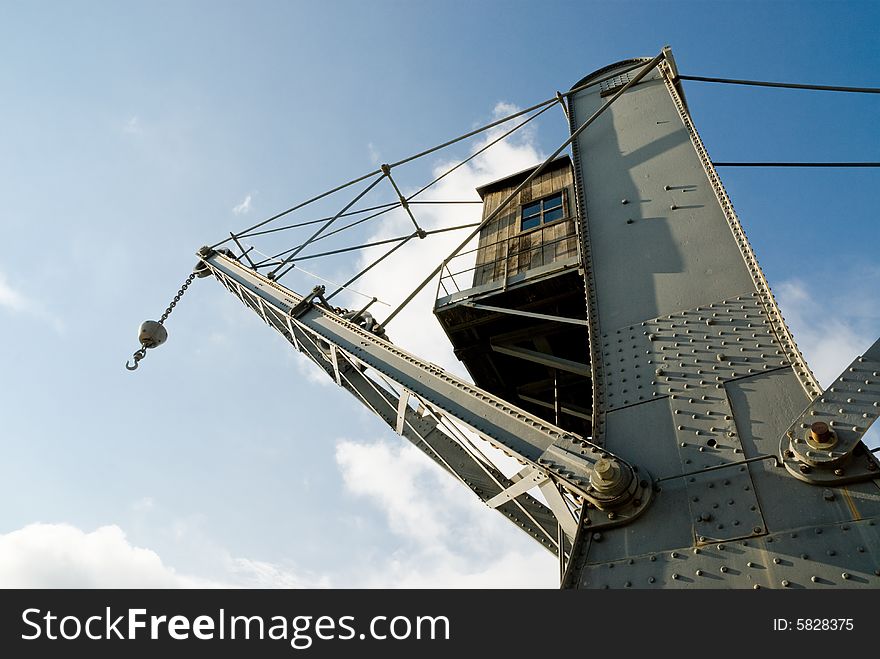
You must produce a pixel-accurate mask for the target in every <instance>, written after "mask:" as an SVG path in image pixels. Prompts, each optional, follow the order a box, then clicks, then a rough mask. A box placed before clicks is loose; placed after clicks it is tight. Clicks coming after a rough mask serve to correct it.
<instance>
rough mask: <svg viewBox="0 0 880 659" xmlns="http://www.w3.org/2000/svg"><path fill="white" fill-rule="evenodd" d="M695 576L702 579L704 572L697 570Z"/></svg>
mask: <svg viewBox="0 0 880 659" xmlns="http://www.w3.org/2000/svg"><path fill="white" fill-rule="evenodd" d="M694 574H696V575H697V576H698V577H702V576H703V571H702V570H697V571H696V572H694Z"/></svg>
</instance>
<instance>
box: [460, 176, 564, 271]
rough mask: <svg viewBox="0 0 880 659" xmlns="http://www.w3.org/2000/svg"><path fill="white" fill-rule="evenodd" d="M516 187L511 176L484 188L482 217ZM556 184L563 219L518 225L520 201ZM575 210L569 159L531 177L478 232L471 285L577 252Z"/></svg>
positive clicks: (543, 194)
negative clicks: (564, 164)
mask: <svg viewBox="0 0 880 659" xmlns="http://www.w3.org/2000/svg"><path fill="white" fill-rule="evenodd" d="M516 187H517V182H516V181H513V182H512V184H511V185H508V186H505V187H499V188H497V189H492V190H490V191H487V192H486V193H485V195H484V197H483V218H486V217H488V216H489V214H491V213H492V212H493V211H494V210H495V209H496V208H498V206H499V205H500V204H501V202H502V201H503V200H504V199H505V198H506V197H507V195H509V194H510V193H511V192H513V190H514V189H515V188H516ZM560 190H562V204H563V217H562V219H560V220H557V221H555V222H552V223H550V224H544V225H541V226H539V227H535V228H534V229H529V230H527V231H520V218H521V209H522V206H523V205H524V204H528V203H530V202H532V201H537V200H539V199H542V198H543V197H546V196H549V195H551V194H554V193H556V192H559V191H560ZM574 212H575V202H574V184H573V178H572V171H571V166H570V165H569V166H567V167H555V168H553V169H551V170H550V171H549V172H546V173H544V174H541V175H540V176H538V177H536V178H535V179H534V180H533V181H532V182H531V183H530V185H528V186H527V187H526V188H524V189H523V190H522V191H521V192H520V193H519V194H518V195H517V196H516V197H515V198H514V199H513V200H511V202H510V203H509V204H508V205H507V208H506V209H505V210H504V211H503V212H502V213H501V214H500V215H499V216H498V217H497V218H496V219H495V220H493V221H492V222H490V223H489V224H487V225H486V226H485V227H483V229H482V231H481V232H480V238H479V242H478V245H477V247H478V249H477V258H476V267H475V269H474V282H473V285H474V286H481V285H483V284H488V283H490V282H493V281H499V280H500V281H503V280H504V278H505V277H508V278H509V277H512V276H513V275H515V274H517V273H520V272H523V271H525V270H528V269H530V268H537V267H540V266H543V265H547V264H550V263H553V262H554V261H556V260H559V259H563V258H567V257H569V256H573V255H574V254H576V253H577V238H576V236H575V220H574Z"/></svg>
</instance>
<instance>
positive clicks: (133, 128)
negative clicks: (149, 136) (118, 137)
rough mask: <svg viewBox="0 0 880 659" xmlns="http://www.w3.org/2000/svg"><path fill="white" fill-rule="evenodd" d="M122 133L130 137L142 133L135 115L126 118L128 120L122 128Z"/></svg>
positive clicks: (139, 122)
mask: <svg viewBox="0 0 880 659" xmlns="http://www.w3.org/2000/svg"><path fill="white" fill-rule="evenodd" d="M122 132H124V133H128V134H130V135H139V134H140V133H141V132H142V131H141V121H140V119H139V118H138V116H137V115H133V116H131V117H129V118H128V120H127V121H126V122H125V124H124V125H123V126H122Z"/></svg>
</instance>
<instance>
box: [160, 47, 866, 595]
mask: <svg viewBox="0 0 880 659" xmlns="http://www.w3.org/2000/svg"><path fill="white" fill-rule="evenodd" d="M559 98H560V103H561V104H562V105H563V107H564V108H565V110H566V115H567V117H568V120H569V124H570V139H569V140H568V142H567V143H566V144H564V145H563V147H565V146H568V145H570V148H571V158H570V160H569V159H567V158H564V159H562V160H560V159H559V158H555V157H551V158H550V159H548V161H547V162H545V163H544V164H543V165H541V166H539V167H537V168H533V169H532V170H530V171H527V172H522V173H518V174H517V175H516V176H514V177H512V178H510V179H507V180H505V181H503V182H501V183H500V184H499V186H496V188H497V189H498V190H502V191H509V192H510V194H507V195H506V199H505V200H503V201H502V202H501V203H500V205H498V204H497V205H496V206H495V207H494V208H490V207H489V206H488V205H487V207H486V209H485V210H484V220H483V222H482V223H481V224H480V227H479V231H481V232H483V233H482V234H481V237H480V240H481V241H483V242H481V248H480V249H482V250H484V252H483V255H484V256H485V255H486V254H488V252H487V251H485V250H488V245H489V244H490V241H489V240H488V236H490V234H491V232H492V231H494V229H492V227H493V222H495V223H496V225H494V226H496V228H497V222H498V220H499V218H500V217H501V216H502V214H503V213H504V212H505V211H504V210H503V209H504V208H507V209H508V210H510V209H511V208H512V209H513V210H512V211H510V212H511V213H513V214H514V216H515V217H516V218H522V220H521V223H519V224H518V225H517V226H516V227H515V230H514V231H515V233H516V235H515V236H513V237H512V238H511V237H509V236H508V235H507V234H505V236H506V237H504V238H503V240H504V241H507V242H505V243H504V249H505V250H506V251H504V253H503V254H502V255H501V256H498V257H495V256H492V258H491V259H490V258H489V256H486V258H483V260H482V261H480V260H478V266H477V268H476V272H475V275H474V282H473V286H472V288H470V289H468V290H465V291H457V292H456V293H455V294H452V295H447V296H445V297H442V298H440V299H438V301H437V306H436V308H435V313H436V315H437V318H438V319H439V320H440V322H441V324H442V325H443V327H444V329H445V330H446V332H447V334H448V335H449V337H450V340H451V341H452V343H453V345H454V346H455V348H456V354H458V355H459V357H460V358H461V359H462V361H463V362H464V363H465V365H466V366H467V368H468V369H469V371H470V372H471V374H472V375H473V376H474V378H473V379H474V384H471V383H469V382H466V381H464V380H462V379H460V378H458V377H456V376H454V375H452V374H450V373H448V372H446V371H444V370H443V369H442V368H440V367H438V366H436V365H434V364H431V363H430V362H427V361H425V360H423V359H421V358H419V357H418V356H417V355H413V354H409V353H408V352H406V351H404V350H403V349H401V348H400V347H399V346H396V345H395V344H394V343H392V342H391V341H389V340H388V339H387V338H386V336H385V334H384V330H383V328H382V325H380V324H378V323H376V322H375V321H374V320H373V319H372V318H371V317H370V316H369V315H368V314H367V313H365V312H345V311H343V310H340V309H339V308H337V307H334V306H333V305H332V304H331V303H329V302H328V301H327V300H326V296H325V291H324V289H323V288H322V287H316V288H315V289H314V290H313V291H311V292H310V293H308V294H307V295H302V294H299V293H296V292H294V291H292V290H289V289H288V288H286V287H285V286H283V285H282V284H281V283H280V282H279V281H278V277H274V276H272V275H273V273H277V269H276V270H274V271H273V273H269V274H264V273H262V272H260V271H259V269H258V268H256V267H254V264H253V263H252V262H250V260H249V259H245V258H243V256H245V255H243V254H237V253H235V252H232V251H229V250H224V249H211V248H203V249H202V250H201V251H200V252H199V259H200V260H199V264H198V265H197V270H196V273H197V274H198V275H201V276H213V277H214V278H216V279H217V280H218V281H219V282H220V283H221V284H222V285H223V286H224V287H225V288H226V289H227V290H228V291H229V292H230V293H232V294H233V295H234V296H235V297H237V298H238V299H239V300H241V302H242V303H244V305H245V306H247V307H248V308H250V309H251V310H252V311H254V312H255V313H256V314H258V315H259V317H260V318H262V319H263V320H264V321H265V322H266V323H267V324H269V325H270V326H271V327H272V328H274V329H275V330H276V331H278V332H280V333H281V334H282V335H283V336H284V337H285V338H286V339H287V340H288V341H289V342H290V344H291V345H292V346H293V347H294V348H295V349H296V350H299V351H300V352H302V353H303V354H304V355H306V356H307V357H309V358H310V359H311V360H312V361H313V362H314V363H315V364H317V365H318V366H319V367H320V368H321V369H323V370H324V371H325V372H326V373H327V374H328V376H329V377H331V378H333V379H334V380H335V382H336V383H337V384H338V385H339V386H340V387H342V388H344V389H346V390H347V391H349V392H350V393H351V394H352V395H353V396H355V397H356V398H357V399H358V400H359V401H360V402H361V403H362V404H363V405H365V406H366V407H367V408H369V409H370V410H372V411H373V412H374V413H375V414H377V415H378V416H379V417H380V418H382V419H383V420H385V422H386V423H387V424H388V425H389V426H390V427H391V428H392V429H394V430H395V431H396V432H397V433H398V434H400V435H402V436H403V437H405V438H406V439H408V440H409V441H411V442H412V443H413V444H414V445H415V446H417V447H418V448H419V449H421V450H422V451H423V452H424V453H425V454H426V455H427V456H428V457H430V458H431V459H432V460H434V461H435V462H436V463H437V464H438V465H440V467H441V468H442V469H444V470H445V471H447V472H448V473H449V474H450V476H452V477H453V478H456V479H458V480H459V481H460V482H461V483H462V484H463V485H464V486H465V487H467V488H469V489H470V490H472V491H473V492H474V493H475V494H476V495H477V496H478V497H479V498H480V499H481V500H482V501H484V502H485V503H486V504H487V506H489V507H491V508H495V509H496V510H498V511H499V512H501V513H502V514H503V515H504V516H505V517H507V518H508V519H509V520H510V521H512V522H513V523H514V524H516V525H517V526H518V527H520V528H521V529H522V530H523V531H525V532H526V533H528V534H529V535H530V536H531V537H533V538H534V539H535V540H537V541H538V542H540V543H541V544H542V545H543V546H544V547H546V548H547V549H548V550H550V551H552V552H554V553H555V554H556V555H557V556H558V557H559V560H560V579H561V585H562V586H563V587H566V588H822V587H825V588H827V587H834V588H841V587H872V588H876V587H878V586H880V469H878V463H877V460H876V459H875V456H874V454H873V453H872V452H871V451H869V450H868V449H867V448H866V446H865V444H864V443H863V442H862V441H861V440H862V436H863V435H864V433H865V432H866V431H867V429H868V428H869V426H870V425H871V423H872V422H873V421H874V419H875V418H876V417H877V414H878V412H880V341H878V342H877V343H875V344H874V345H873V346H871V348H870V349H868V350H867V351H866V352H865V353H864V354H863V355H862V356H860V357H858V358H857V359H856V360H855V361H854V362H853V363H852V364H851V365H850V366H849V367H848V368H847V369H846V370H845V371H844V372H843V373H842V374H841V375H840V377H839V378H837V379H836V380H835V382H834V383H833V384H832V385H831V386H830V387H829V388H828V389H827V390H823V389H822V387H821V386H820V385H819V383H818V382H817V381H816V379H815V377H814V376H813V374H812V373H811V371H810V369H809V367H808V366H807V364H806V362H805V360H804V358H803V356H802V355H801V353H800V351H799V349H798V347H797V345H796V344H795V342H794V339H793V337H792V334H791V332H790V331H789V329H788V328H787V326H786V324H785V321H784V319H783V317H782V314H781V312H780V310H779V308H778V306H777V304H776V301H775V300H774V297H773V294H772V292H771V290H770V287H769V285H768V283H767V280H766V279H765V277H764V274H763V273H762V271H761V268H760V266H759V265H758V261H757V259H756V256H755V253H754V251H753V250H752V248H751V246H750V245H749V242H748V240H747V238H746V235H745V232H744V231H743V228H742V226H741V224H740V221H739V219H738V218H737V215H736V213H735V212H734V209H733V205H732V204H731V202H730V199H729V198H728V195H727V193H726V192H725V190H724V187H723V185H722V183H721V179H720V178H719V176H718V174H717V172H716V171H715V168H714V166H713V164H712V161H711V160H710V158H709V156H708V154H707V152H706V150H705V148H704V146H703V143H702V142H701V140H700V137H699V135H698V134H697V131H696V129H695V127H694V124H693V121H692V119H691V116H690V114H689V112H688V107H687V103H686V101H685V98H684V95H683V92H682V89H681V87H680V81H679V78H678V72H677V69H676V64H675V61H674V59H673V57H672V54H671V52H670V51H669V49H668V48H667V49H664V50H663V51H662V52H661V53H660V54H658V55H657V56H656V57H654V58H644V59H632V60H626V61H623V62H618V63H615V64H612V65H610V66H607V67H604V68H602V69H600V70H598V71H596V72H594V73H592V74H590V75H589V76H587V77H585V78H584V79H583V80H581V81H579V82H578V83H577V84H576V85H575V86H574V87H573V88H572V90H571V91H569V92H567V93H566V94H564V95H562V94H560V95H559ZM560 151H561V149H560ZM560 151H557V153H556V154H554V156H557V155H558V154H559V153H560ZM551 170H552V171H553V172H562V174H559V175H560V176H563V175H564V172H565V171H569V172H570V177H571V180H570V183H566V182H565V181H564V179H563V178H560V179H558V180H559V181H563V182H562V183H560V186H563V187H561V188H560V190H563V189H565V190H568V192H564V193H563V192H562V191H554V190H553V189H551V188H547V189H546V190H544V193H547V192H548V191H549V195H548V194H544V196H543V197H540V195H538V194H535V195H533V194H532V193H531V192H530V190H533V189H534V188H533V187H532V188H530V186H534V185H535V184H536V182H537V181H539V180H540V179H541V176H542V175H543V176H550V172H551ZM383 171H384V170H383ZM385 175H386V176H388V177H389V178H390V173H389V171H385ZM547 180H550V179H547ZM554 180H556V179H554ZM505 186H506V187H505ZM564 186H568V187H564ZM493 190H495V188H487V189H486V190H483V191H481V194H483V195H486V196H485V199H488V198H489V197H488V195H489V194H490V193H492V191H493ZM523 195H525V197H524V196H523ZM557 196H558V197H559V199H560V201H559V204H560V206H559V208H562V209H563V210H561V211H560V213H558V214H557V213H555V211H556V210H557V207H556V206H555V204H556V203H557V202H556V197H557ZM538 197H540V198H538ZM536 198H537V201H536ZM516 202H519V204H518V205H517V203H516ZM486 203H487V204H488V201H487V202H486ZM566 205H567V206H566ZM565 208H567V209H568V210H567V211H566V210H565ZM535 209H537V210H535ZM542 214H543V215H542ZM562 215H565V217H561V216H562ZM535 217H537V218H539V220H538V222H539V223H540V222H541V221H543V220H546V223H547V224H548V225H549V224H553V225H554V226H555V227H557V229H558V231H560V232H563V233H561V234H560V235H561V236H562V237H561V238H559V239H557V242H558V241H562V240H569V239H571V240H572V242H571V243H570V244H569V246H570V249H569V248H566V250H567V251H565V252H564V253H563V252H560V251H559V249H556V250H555V251H553V253H552V255H551V257H550V258H549V260H548V261H542V262H541V263H540V264H538V265H536V262H535V261H534V260H528V259H526V260H525V262H524V261H523V257H522V253H523V251H524V250H530V251H529V253H533V252H534V249H535V248H534V244H535V242H534V241H536V240H538V239H539V238H538V237H537V236H538V234H537V232H536V231H535V230H534V227H533V226H532V225H533V224H534V222H533V219H534V218H535ZM540 218H543V220H542V219H540ZM563 221H568V222H569V223H568V224H567V225H565V226H568V227H570V229H563V228H558V227H563V224H561V223H562V222H563ZM517 222H520V220H519V219H517ZM557 222H559V224H558V225H557V224H554V223H557ZM541 230H542V231H544V228H543V227H542V228H541ZM566 231H567V232H568V233H565V232H566ZM526 234H528V238H526V237H525V236H526ZM491 235H494V234H491ZM542 236H545V237H543V238H542V240H543V241H544V242H543V243H542V244H541V249H543V250H544V252H543V253H545V254H546V253H547V251H546V250H547V247H548V245H550V244H551V243H550V242H548V240H549V239H548V238H546V234H542ZM513 239H515V240H516V241H518V242H517V243H516V244H517V245H520V247H518V248H517V249H518V252H517V254H519V259H518V260H512V259H513V257H512V256H511V254H512V252H510V249H511V247H510V245H511V244H512V243H510V240H513ZM523 241H531V242H526V243H524V242H523ZM500 242H501V241H497V240H496V241H494V242H491V244H492V245H498V244H500ZM523 244H527V245H529V246H527V247H526V248H523V247H521V245H523ZM560 244H561V243H560ZM499 249H500V248H499ZM493 254H494V252H493ZM479 258H481V257H478V259H479ZM511 263H513V266H511ZM499 264H501V265H503V268H501V269H499V268H500V265H499ZM511 267H513V268H514V269H515V270H516V272H513V271H511ZM481 268H482V270H481ZM487 268H488V270H487ZM502 270H503V271H502ZM439 271H440V269H439V268H438V270H436V271H435V274H437V273H439ZM486 273H489V274H486ZM437 276H441V278H442V275H437ZM551 299H552V300H555V302H553V304H549V303H548V302H546V301H547V300H551ZM542 305H543V306H542ZM817 322H821V320H817ZM511 327H513V328H514V329H515V330H516V332H513V333H511V332H509V330H510V328H511ZM560 328H563V329H564V330H566V331H568V333H560V332H562V331H563V329H560ZM505 331H507V333H508V334H509V335H510V336H508V337H507V339H506V340H502V339H501V335H502V334H503V333H504V332H505ZM513 334H516V336H513ZM536 337H537V338H536ZM529 342H531V343H529ZM542 346H543V347H542ZM146 347H149V346H146ZM578 355H582V357H578ZM516 359H519V360H522V361H523V362H524V363H527V364H526V366H524V367H523V368H521V369H520V368H516V369H514V368H508V366H509V364H510V363H511V362H510V361H504V360H516ZM505 364H506V365H508V366H505ZM530 369H531V370H530ZM547 374H552V378H551V377H548V375H547ZM517 378H519V379H517ZM542 378H543V379H542ZM563 380H564V384H566V386H568V387H569V389H568V391H569V393H568V394H563V395H562V399H560V394H559V393H558V390H559V389H560V387H561V386H562V385H560V381H563ZM544 381H545V382H546V383H549V384H546V386H545V389H544V390H543V391H544V392H545V393H546V391H551V390H552V392H553V396H552V398H551V399H542V398H541V396H542V395H543V394H541V393H540V392H541V391H542V390H541V386H544V385H541V382H544ZM548 388H549V389H548ZM565 395H567V396H568V398H565ZM481 441H483V442H487V443H488V444H490V445H492V446H494V447H496V448H498V449H501V450H502V451H504V452H505V453H506V454H508V455H509V456H512V457H513V458H515V459H516V460H518V461H519V463H520V465H521V469H520V471H519V472H518V473H516V474H514V475H513V476H510V477H507V476H505V475H504V474H503V473H502V471H501V470H500V469H499V468H497V467H496V466H495V465H494V464H493V461H492V459H491V458H490V457H488V456H487V454H486V452H484V451H483V450H481V448H480V444H481ZM535 489H537V491H539V492H540V493H541V497H536V496H532V495H531V494H530V491H533V490H535Z"/></svg>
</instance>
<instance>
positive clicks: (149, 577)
mask: <svg viewBox="0 0 880 659" xmlns="http://www.w3.org/2000/svg"><path fill="white" fill-rule="evenodd" d="M150 507H152V500H150ZM183 532H184V531H181V533H183ZM208 553H210V554H213V555H216V556H209V557H207V558H208V559H209V561H212V560H213V559H214V558H215V557H216V558H217V559H218V561H219V564H220V567H219V569H217V570H216V571H217V572H218V575H216V577H214V578H203V577H200V576H193V575H187V574H181V573H179V572H177V571H176V570H175V569H174V568H172V567H170V566H168V565H166V564H165V563H163V561H162V559H161V558H160V557H159V555H158V554H157V553H156V552H155V551H152V550H151V549H146V548H143V547H136V546H134V545H132V544H131V542H130V541H129V540H128V538H127V537H126V535H125V532H124V531H123V530H122V529H121V528H120V527H119V526H116V525H115V524H114V525H108V526H102V527H100V528H98V529H95V530H94V531H91V532H86V531H82V530H81V529H78V528H76V527H75V526H72V525H70V524H42V523H37V524H29V525H28V526H25V527H24V528H21V529H18V530H15V531H11V532H9V533H6V534H0V588H316V587H326V586H327V585H328V584H329V580H328V579H327V578H324V577H317V578H313V577H311V576H300V575H298V574H296V573H294V572H293V571H292V570H290V569H288V568H286V567H285V566H282V565H277V564H274V563H269V562H266V561H259V560H252V559H248V558H236V557H233V556H231V555H230V554H229V553H228V552H226V551H225V550H222V549H218V548H216V547H214V548H212V549H211V551H209V552H208ZM218 577H219V578H218Z"/></svg>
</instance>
